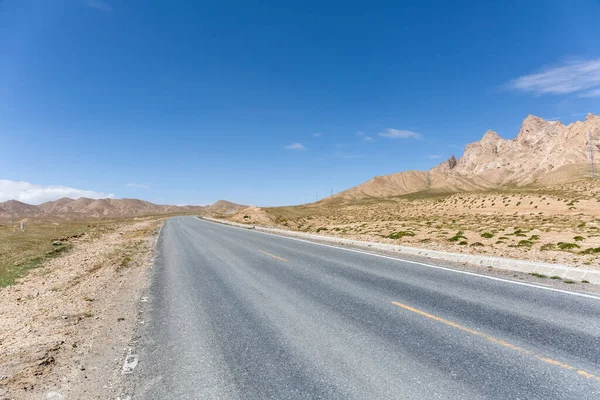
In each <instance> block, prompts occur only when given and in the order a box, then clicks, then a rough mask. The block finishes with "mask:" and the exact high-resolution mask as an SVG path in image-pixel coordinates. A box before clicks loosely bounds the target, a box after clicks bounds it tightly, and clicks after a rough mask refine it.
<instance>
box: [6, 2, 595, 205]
mask: <svg viewBox="0 0 600 400" xmlns="http://www.w3.org/2000/svg"><path fill="white" fill-rule="evenodd" d="M599 20H600V3H599V2H598V1H597V0H574V1H554V0H543V1H527V2H524V1H463V2H460V4H459V2H450V1H427V0H421V1H402V2H398V1H395V2H391V1H390V2H378V1H370V2H364V1H361V2H353V1H343V2H335V1H330V2H322V1H314V2H313V1H301V2H300V1H298V2H295V1H294V2H292V1H290V2H287V1H285V2H282V1H263V2H236V1H231V2H221V1H189V2H184V1H178V2H165V1H150V0H143V1H142V0H140V1H134V0H131V1H127V0H105V1H101V0H87V1H86V0H81V1H78V0H56V1H43V0H37V1H34V0H18V1H17V0H4V1H0V54H1V56H0V180H3V181H2V182H3V183H1V184H0V201H3V200H5V199H7V198H12V197H17V198H18V199H26V200H28V201H30V202H33V203H35V202H40V201H42V200H47V199H49V198H52V197H56V196H59V194H65V193H66V194H69V195H71V196H72V197H76V196H77V195H78V194H81V193H83V194H85V195H88V196H104V195H108V194H111V195H113V196H115V197H136V198H142V199H146V200H149V201H153V202H158V203H171V204H206V203H211V202H213V201H215V200H217V199H220V198H225V199H228V200H232V201H235V202H239V203H245V204H258V205H282V204H297V203H302V202H304V201H305V199H307V200H309V201H310V200H314V198H315V196H316V195H317V194H318V195H319V197H323V196H325V195H328V194H329V191H330V190H331V189H333V191H334V192H335V191H341V190H343V189H346V188H349V187H351V186H354V185H356V184H359V183H361V182H363V181H366V180H368V179H370V178H371V177H373V176H376V175H383V174H390V173H394V172H399V171H403V170H407V169H427V168H430V167H432V166H434V165H436V164H437V163H439V162H441V161H442V160H443V159H444V158H446V157H449V156H450V155H451V154H453V153H454V154H456V155H457V156H459V155H461V153H462V149H463V147H464V145H465V144H466V143H469V142H473V141H476V140H479V139H480V138H481V136H482V135H483V133H484V132H485V131H486V130H487V129H493V130H495V131H497V132H499V133H500V135H501V136H503V137H505V138H513V137H514V136H515V135H516V133H517V131H518V129H519V126H520V124H521V122H522V120H523V119H524V118H525V117H526V116H527V114H534V115H537V116H540V117H543V118H546V119H560V120H561V121H563V122H564V123H569V122H572V121H574V120H577V119H582V118H585V114H586V113H588V112H592V113H600V107H599V106H600V46H598V39H599V38H600V24H598V21H599ZM17 182H19V183H17ZM57 186H60V188H57ZM81 190H87V191H88V192H81ZM25 192H27V195H25V194H24V193H25Z"/></svg>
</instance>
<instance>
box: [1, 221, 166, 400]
mask: <svg viewBox="0 0 600 400" xmlns="http://www.w3.org/2000/svg"><path fill="white" fill-rule="evenodd" d="M161 222H162V219H157V218H143V219H137V220H123V221H107V222H98V221H95V222H92V223H89V224H88V223H81V222H77V223H66V224H64V225H53V224H44V223H40V224H39V225H35V226H29V227H28V229H29V231H27V230H26V231H25V232H17V231H13V228H12V227H9V228H7V227H2V229H1V230H0V232H1V239H2V241H3V245H2V247H0V249H1V254H0V262H1V264H0V276H2V277H3V279H4V281H3V283H4V284H6V283H13V285H11V286H8V287H4V288H2V289H0V320H1V321H2V323H1V324H0V399H5V398H6V399H40V398H46V397H47V396H52V395H53V393H54V395H55V396H57V397H55V398H73V399H84V398H85V399H96V398H103V399H106V398H117V397H118V396H119V393H118V391H119V385H118V381H119V376H120V367H121V364H122V363H123V358H124V355H125V352H126V350H127V345H128V343H129V341H130V340H131V335H132V333H133V329H134V326H135V324H136V322H137V306H138V304H139V298H140V296H141V294H142V292H143V290H144V288H145V286H146V281H147V279H146V275H147V272H148V270H149V266H150V265H151V263H150V257H151V251H152V248H153V244H154V241H155V240H154V238H155V235H156V233H157V232H158V229H159V227H160V224H161ZM26 228H27V226H26ZM12 235H17V236H12ZM15 237H16V238H18V239H15ZM52 239H63V240H64V241H65V242H66V243H65V244H63V245H62V246H58V248H64V249H66V250H63V251H61V252H60V254H56V252H55V251H54V250H53V249H54V247H52V246H51V240H52ZM36 266H39V267H38V268H35V269H31V268H33V267H36ZM27 271H29V272H28V273H27V274H26V275H24V277H21V278H19V279H18V280H17V281H16V283H15V279H17V277H18V276H19V275H23V274H24V273H25V272H27ZM57 393H60V394H61V395H62V396H64V397H58V394H57Z"/></svg>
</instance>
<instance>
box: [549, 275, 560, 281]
mask: <svg viewBox="0 0 600 400" xmlns="http://www.w3.org/2000/svg"><path fill="white" fill-rule="evenodd" d="M550 279H554V280H559V279H562V278H561V277H560V276H556V275H553V276H551V277H550Z"/></svg>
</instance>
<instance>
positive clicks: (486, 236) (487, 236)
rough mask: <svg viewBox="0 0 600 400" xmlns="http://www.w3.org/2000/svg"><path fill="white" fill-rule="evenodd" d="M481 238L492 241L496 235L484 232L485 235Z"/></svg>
mask: <svg viewBox="0 0 600 400" xmlns="http://www.w3.org/2000/svg"><path fill="white" fill-rule="evenodd" d="M481 237H482V238H486V239H491V238H493V237H494V234H493V233H490V232H484V233H482V234H481Z"/></svg>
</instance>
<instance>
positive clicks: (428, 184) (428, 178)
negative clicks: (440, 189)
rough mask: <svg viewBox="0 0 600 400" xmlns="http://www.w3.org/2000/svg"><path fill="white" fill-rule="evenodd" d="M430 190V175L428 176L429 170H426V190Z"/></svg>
mask: <svg viewBox="0 0 600 400" xmlns="http://www.w3.org/2000/svg"><path fill="white" fill-rule="evenodd" d="M429 190H431V177H430V176H429V171H427V191H429Z"/></svg>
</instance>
